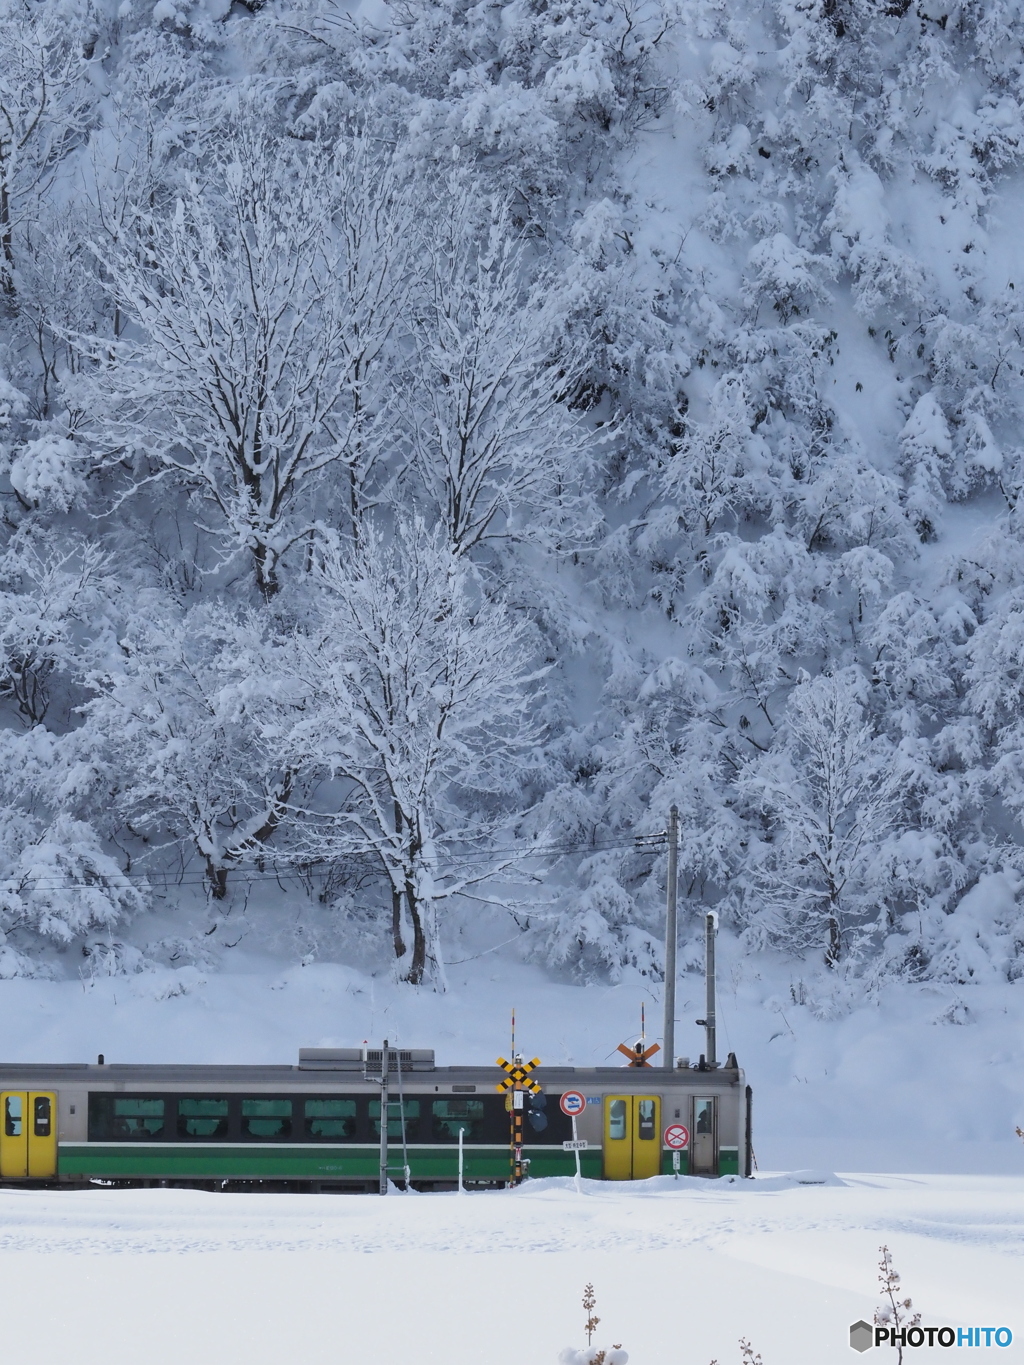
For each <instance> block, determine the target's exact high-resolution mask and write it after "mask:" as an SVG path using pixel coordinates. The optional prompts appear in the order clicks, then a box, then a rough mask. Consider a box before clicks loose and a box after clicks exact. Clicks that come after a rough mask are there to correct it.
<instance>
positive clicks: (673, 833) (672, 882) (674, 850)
mask: <svg viewBox="0 0 1024 1365" xmlns="http://www.w3.org/2000/svg"><path fill="white" fill-rule="evenodd" d="M678 857H679V808H678V807H677V806H673V807H672V809H671V810H670V811H669V816H668V875H667V877H666V882H667V888H666V892H665V1026H664V1031H663V1042H664V1045H665V1056H664V1060H663V1062H662V1065H663V1066H665V1067H667V1068H668V1070H669V1071H671V1070H673V1069H674V1067H675V1064H676V940H677V937H678V930H677V927H676V894H677V883H678V881H679V871H678Z"/></svg>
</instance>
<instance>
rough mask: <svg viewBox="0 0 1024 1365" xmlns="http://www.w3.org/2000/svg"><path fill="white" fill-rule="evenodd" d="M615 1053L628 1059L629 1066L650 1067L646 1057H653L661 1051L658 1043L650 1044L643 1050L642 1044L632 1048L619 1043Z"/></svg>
mask: <svg viewBox="0 0 1024 1365" xmlns="http://www.w3.org/2000/svg"><path fill="white" fill-rule="evenodd" d="M616 1051H618V1052H621V1053H622V1055H623V1057H628V1058H629V1064H630V1066H650V1062H649V1061H648V1060H647V1058H648V1057H653V1056H654V1054H655V1053H656V1052H660V1051H661V1044H660V1043H652V1044H651V1045H650V1047H648V1048H645V1047H644V1045H643V1043H637V1044H636V1045H635V1046H634V1047H627V1046H626V1044H625V1043H620V1044H619V1046H618V1048H617V1049H616Z"/></svg>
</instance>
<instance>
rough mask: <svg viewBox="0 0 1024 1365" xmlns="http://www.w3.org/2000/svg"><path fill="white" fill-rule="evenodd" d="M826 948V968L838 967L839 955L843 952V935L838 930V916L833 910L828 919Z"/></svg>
mask: <svg viewBox="0 0 1024 1365" xmlns="http://www.w3.org/2000/svg"><path fill="white" fill-rule="evenodd" d="M827 922H828V948H827V949H826V950H825V965H826V967H835V966H837V965H838V962H839V958H840V955H841V953H842V951H843V934H842V930H841V929H840V928H839V915H838V913H837V912H836V910H835V909H833V910H832V913H831V914H830V915H829V917H828V921H827Z"/></svg>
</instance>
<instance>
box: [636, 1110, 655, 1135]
mask: <svg viewBox="0 0 1024 1365" xmlns="http://www.w3.org/2000/svg"><path fill="white" fill-rule="evenodd" d="M654 1108H655V1102H654V1100H639V1101H638V1102H637V1125H636V1135H637V1137H638V1138H640V1139H641V1140H642V1141H644V1142H651V1141H653V1139H654V1137H655V1136H656V1135H655V1132H654Z"/></svg>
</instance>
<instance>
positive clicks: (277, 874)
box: [7, 834, 666, 891]
mask: <svg viewBox="0 0 1024 1365" xmlns="http://www.w3.org/2000/svg"><path fill="white" fill-rule="evenodd" d="M665 840H666V836H665V835H664V834H640V835H634V836H633V837H632V838H631V839H628V840H613V839H607V840H605V839H599V840H591V841H590V842H589V843H587V844H547V845H545V844H540V845H535V846H533V847H526V848H524V847H523V846H522V845H512V846H511V847H507V848H490V849H471V850H469V851H467V852H466V853H463V854H460V855H452V856H449V857H446V858H439V859H438V860H437V862H438V865H440V866H442V867H462V866H466V865H467V864H468V865H470V866H472V865H473V864H474V863H478V864H479V863H485V862H488V861H492V860H500V859H501V858H503V857H510V858H515V859H516V860H517V861H524V860H526V859H533V858H548V857H568V856H571V855H572V854H580V855H581V856H586V855H589V854H591V853H604V852H614V851H616V850H631V851H633V852H637V853H643V852H656V851H657V850H658V849H659V848H660V847H661V846H662V845H663V844H664V843H665ZM374 854H375V850H374V849H361V850H358V851H356V852H353V853H348V854H342V855H341V856H339V857H337V858H333V859H331V860H330V861H329V862H326V863H320V864H317V865H315V866H305V865H302V864H295V863H293V864H286V865H285V866H284V867H281V866H275V867H274V868H272V869H266V868H263V869H261V868H259V867H257V866H255V865H254V864H252V863H235V864H230V865H228V866H227V868H226V871H227V873H228V875H229V876H230V877H231V878H232V880H233V881H234V882H235V883H236V884H237V883H238V882H241V883H242V884H243V885H247V886H249V885H254V884H256V883H259V882H268V881H298V882H305V881H320V880H326V878H328V877H330V876H331V875H332V874H333V873H334V872H335V871H336V870H337V869H338V868H339V867H340V866H342V865H343V864H344V863H346V862H352V861H355V860H356V859H361V858H366V857H369V856H373V855H374ZM499 870H500V869H499ZM7 880H8V885H10V884H11V883H15V884H16V885H18V886H25V887H32V888H33V889H34V890H36V891H92V890H96V889H97V888H98V887H101V886H109V887H118V886H125V887H128V886H137V885H138V886H142V885H149V886H153V885H160V886H164V887H168V888H170V887H174V886H202V885H204V884H205V883H206V882H207V881H208V878H207V875H206V873H205V872H180V873H177V874H175V873H172V872H167V871H163V870H156V871H153V872H148V873H130V872H121V873H118V874H117V876H116V877H104V878H102V879H101V878H98V877H97V878H96V879H94V880H93V881H88V882H71V881H63V880H56V879H53V880H48V879H47V878H45V877H26V878H23V879H21V878H19V879H15V878H9V879H7Z"/></svg>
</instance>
